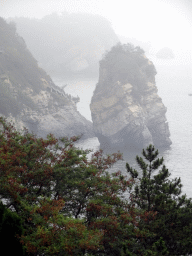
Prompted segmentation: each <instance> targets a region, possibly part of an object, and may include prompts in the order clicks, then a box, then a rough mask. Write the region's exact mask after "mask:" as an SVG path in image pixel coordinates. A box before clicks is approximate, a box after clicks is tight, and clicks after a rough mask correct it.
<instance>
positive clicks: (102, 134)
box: [90, 45, 171, 148]
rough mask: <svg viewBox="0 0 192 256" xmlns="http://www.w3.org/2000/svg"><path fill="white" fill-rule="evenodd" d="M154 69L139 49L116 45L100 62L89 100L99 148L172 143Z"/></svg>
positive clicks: (161, 145) (136, 146) (167, 144)
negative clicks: (96, 80) (94, 85)
mask: <svg viewBox="0 0 192 256" xmlns="http://www.w3.org/2000/svg"><path fill="white" fill-rule="evenodd" d="M155 74H156V70H155V68H154V65H153V63H152V62H150V61H149V60H148V59H147V58H146V57H145V56H144V52H143V51H142V50H141V49H140V48H139V47H136V48H134V47H133V46H131V45H117V46H115V47H113V48H112V50H111V52H109V53H108V54H106V56H105V57H104V58H103V60H102V61H101V62H100V76H99V82H98V84H97V86H96V89H95V91H94V94H93V97H92V101H91V105H90V108H91V114H92V120H93V127H94V131H95V133H96V136H97V137H98V139H99V142H100V144H101V147H104V148H105V147H108V146H110V147H116V148H117V147H119V148H122V147H123V148H130V147H131V148H144V147H146V146H148V145H149V144H154V145H156V146H157V147H158V148H160V147H167V146H169V145H170V144H171V140H170V138H169V136H170V132H169V127H168V123H167V120H166V116H165V113H166V107H165V106H164V104H163V103H162V99H161V98H160V97H159V96H158V94H157V87H156V84H155Z"/></svg>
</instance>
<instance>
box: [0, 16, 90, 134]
mask: <svg viewBox="0 0 192 256" xmlns="http://www.w3.org/2000/svg"><path fill="white" fill-rule="evenodd" d="M0 115H2V116H4V117H6V118H7V119H8V121H11V120H12V121H13V123H14V124H15V126H16V128H18V129H22V128H23V127H26V128H28V130H29V131H30V132H34V133H35V134H37V135H38V136H42V137H46V135H47V134H48V133H53V134H54V135H55V136H56V137H64V136H69V137H70V136H74V135H80V134H83V136H82V138H88V137H93V136H94V132H93V127H92V123H91V122H90V121H88V120H86V119H85V117H83V116H82V115H81V114H80V113H79V112H78V111H77V108H76V105H75V102H74V101H73V99H71V97H70V96H69V95H66V94H65V93H64V91H63V90H61V89H60V88H59V87H58V86H56V85H55V84H54V83H53V81H52V79H51V78H50V76H48V75H47V74H46V72H45V71H44V70H43V69H41V68H39V67H38V65H37V61H36V60H35V59H34V58H33V56H32V55H31V53H30V52H29V50H28V49H27V46H26V44H25V42H24V40H23V39H22V38H21V37H20V36H19V35H18V34H17V33H16V28H15V26H14V24H7V23H6V22H5V21H4V20H3V19H2V18H0Z"/></svg>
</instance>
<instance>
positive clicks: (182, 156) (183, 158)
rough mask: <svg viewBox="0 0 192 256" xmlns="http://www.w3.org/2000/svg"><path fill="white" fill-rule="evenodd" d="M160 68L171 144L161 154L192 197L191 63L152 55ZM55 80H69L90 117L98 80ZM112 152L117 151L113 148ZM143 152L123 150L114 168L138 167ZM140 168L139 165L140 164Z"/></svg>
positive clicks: (93, 142) (87, 144)
mask: <svg viewBox="0 0 192 256" xmlns="http://www.w3.org/2000/svg"><path fill="white" fill-rule="evenodd" d="M152 60H153V63H154V64H155V67H156V69H157V75H156V85H157V88H158V94H159V96H160V97H161V98H162V101H163V103H164V105H165V106H166V107H167V113H166V117H167V121H168V123H169V128H170V133H171V137H170V138H171V140H172V145H171V147H170V149H168V150H165V151H161V150H159V156H160V157H162V156H163V158H164V164H165V165H166V167H167V168H168V169H169V171H170V173H171V177H170V178H175V177H181V182H182V184H183V193H186V194H187V196H188V197H192V96H189V94H190V93H191V94H192V63H189V62H188V63H185V61H182V62H181V61H180V60H179V59H178V60H175V59H174V60H157V59H152ZM53 80H54V82H55V83H56V84H57V85H59V86H62V85H63V84H67V85H68V86H67V87H65V92H66V93H69V94H71V95H73V96H77V95H78V96H79V97H80V99H81V100H80V102H79V103H78V104H77V109H78V111H79V112H80V113H81V114H82V115H84V116H85V117H86V118H87V119H89V120H91V113H90V109H89V104H90V101H91V97H92V95H93V91H94V89H95V86H96V83H97V80H90V79H87V80H79V81H74V80H66V79H64V80H63V79H59V78H53ZM78 146H79V147H82V148H91V149H93V150H94V151H95V150H97V149H99V146H100V145H99V142H98V139H97V138H92V139H88V140H85V141H83V142H81V143H79V144H78ZM111 152H117V151H116V150H115V148H114V149H111ZM137 154H138V155H141V154H140V152H123V158H124V160H123V161H119V162H118V163H116V164H115V166H114V167H113V169H112V171H113V170H121V171H122V172H123V173H124V174H126V169H125V164H126V162H129V164H130V165H131V166H133V167H134V168H137V165H136V162H135V156H136V155H137ZM137 169H138V168H137Z"/></svg>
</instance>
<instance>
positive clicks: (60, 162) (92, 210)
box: [0, 118, 137, 255]
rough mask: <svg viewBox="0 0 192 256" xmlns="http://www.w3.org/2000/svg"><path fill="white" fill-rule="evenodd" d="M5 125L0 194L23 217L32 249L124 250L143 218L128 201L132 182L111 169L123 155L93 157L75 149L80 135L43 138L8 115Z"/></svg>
mask: <svg viewBox="0 0 192 256" xmlns="http://www.w3.org/2000/svg"><path fill="white" fill-rule="evenodd" d="M0 123H1V128H2V129H1V132H0V183H1V184H2V185H1V187H0V196H1V199H4V200H5V202H6V203H5V205H6V207H7V208H10V209H12V210H14V211H15V212H16V213H17V214H18V215H19V216H20V217H21V219H22V221H23V227H24V234H23V235H22V236H21V237H20V239H21V242H22V243H23V246H24V248H25V249H26V251H27V252H28V253H31V254H39V255H44V253H45V254H47V255H56V254H57V253H60V255H84V254H85V253H89V254H90V255H106V254H108V255H110V254H112V252H117V254H118V253H119V252H120V248H121V245H122V243H124V240H125V239H127V238H129V235H130V234H131V233H134V232H135V230H134V225H135V223H136V222H137V218H136V216H135V210H134V208H132V209H131V211H130V205H129V203H128V201H127V200H126V199H125V198H124V199H123V197H124V192H126V191H128V190H129V188H130V186H131V181H129V180H127V179H126V177H124V176H122V175H121V173H115V174H113V175H112V176H111V175H110V174H109V173H108V172H107V171H106V169H108V168H109V167H110V166H111V165H112V164H113V163H115V162H116V161H117V160H119V159H121V155H120V154H113V155H111V156H106V157H104V156H103V155H102V152H101V151H98V152H96V153H94V154H93V156H92V158H91V160H89V161H88V159H87V157H86V155H87V154H88V153H89V151H84V150H81V149H78V148H75V147H74V145H73V142H74V141H76V140H77V138H76V137H74V138H71V139H70V140H69V139H67V138H64V139H62V140H61V141H58V140H57V139H55V138H54V136H53V135H49V136H48V138H47V139H46V140H43V139H41V138H39V139H38V138H36V136H35V135H32V134H29V133H28V132H27V131H25V133H24V134H23V135H22V134H20V133H19V132H17V131H16V130H14V128H13V127H12V126H11V125H10V124H7V123H6V122H5V120H4V119H2V118H1V119H0ZM61 143H63V145H62V146H61V145H60V144H61ZM111 232H115V234H116V236H113V235H111ZM129 243H130V244H134V239H131V238H130V242H129Z"/></svg>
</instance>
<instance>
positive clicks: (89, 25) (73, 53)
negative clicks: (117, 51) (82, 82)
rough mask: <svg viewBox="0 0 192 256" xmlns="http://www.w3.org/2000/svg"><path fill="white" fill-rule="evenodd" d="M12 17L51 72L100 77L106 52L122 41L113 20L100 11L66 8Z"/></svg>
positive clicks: (37, 57) (42, 62) (18, 30)
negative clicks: (42, 14)
mask: <svg viewBox="0 0 192 256" xmlns="http://www.w3.org/2000/svg"><path fill="white" fill-rule="evenodd" d="M10 20H11V21H12V22H14V23H15V24H16V27H17V32H18V34H19V35H20V36H22V37H23V38H24V40H25V42H26V44H27V46H28V48H29V50H30V51H31V53H32V54H33V56H34V57H35V58H36V59H37V61H38V64H39V66H41V67H42V68H44V69H45V70H46V71H47V72H48V73H49V74H50V75H57V76H62V77H66V76H68V77H71V76H73V77H74V76H75V75H76V76H79V75H86V76H88V75H89V76H94V77H97V76H98V71H99V64H98V63H99V60H100V59H101V58H102V54H103V53H104V52H105V51H106V50H109V49H110V48H111V47H112V46H113V45H115V44H116V43H117V42H118V41H119V39H118V37H117V35H116V34H115V32H114V30H113V28H112V26H111V24H110V22H109V21H108V20H107V19H106V18H104V17H102V16H100V15H93V14H86V13H71V14H69V13H67V12H63V13H62V14H61V15H58V14H56V13H53V14H50V15H47V16H45V17H43V18H42V19H30V18H24V17H20V18H12V19H9V21H10Z"/></svg>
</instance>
